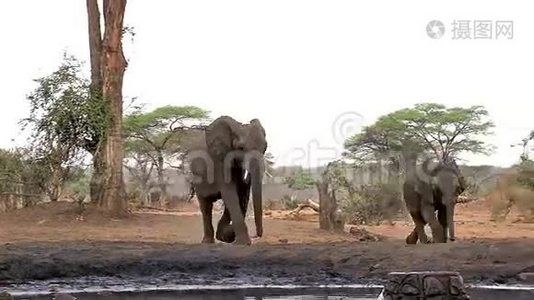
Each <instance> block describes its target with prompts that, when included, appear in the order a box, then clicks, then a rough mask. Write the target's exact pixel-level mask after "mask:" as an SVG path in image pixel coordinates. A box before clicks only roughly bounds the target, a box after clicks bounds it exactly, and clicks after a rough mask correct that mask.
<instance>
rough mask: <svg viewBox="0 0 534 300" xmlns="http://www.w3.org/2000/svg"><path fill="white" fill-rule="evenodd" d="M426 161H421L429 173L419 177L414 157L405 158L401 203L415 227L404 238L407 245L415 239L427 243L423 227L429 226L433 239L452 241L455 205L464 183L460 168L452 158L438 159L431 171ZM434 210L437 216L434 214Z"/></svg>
mask: <svg viewBox="0 0 534 300" xmlns="http://www.w3.org/2000/svg"><path fill="white" fill-rule="evenodd" d="M428 163H429V161H425V163H423V169H424V170H425V173H426V175H428V176H418V175H417V173H416V171H415V169H416V159H415V156H410V158H409V159H408V160H407V176H406V180H405V182H404V185H403V193H404V202H405V204H406V207H407V209H408V211H409V212H410V215H411V216H412V219H413V221H414V223H415V228H414V230H413V231H412V232H411V233H410V234H409V235H408V237H406V243H407V244H415V243H417V240H419V241H420V242H421V243H428V242H429V240H428V237H427V235H426V233H425V230H424V227H425V225H426V224H429V225H430V228H431V230H432V237H433V240H434V242H437V243H445V242H447V240H450V241H454V240H455V239H456V236H455V226H454V207H455V205H456V200H457V198H458V196H459V195H460V194H461V193H462V192H463V191H464V190H465V188H466V184H465V179H464V178H463V176H462V174H461V172H460V169H459V167H458V166H457V165H456V162H455V161H454V160H453V159H448V160H446V161H445V162H440V164H438V166H437V167H436V168H434V169H432V170H429V169H428ZM436 211H437V217H436Z"/></svg>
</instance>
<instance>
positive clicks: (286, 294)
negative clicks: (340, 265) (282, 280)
mask: <svg viewBox="0 0 534 300" xmlns="http://www.w3.org/2000/svg"><path fill="white" fill-rule="evenodd" d="M380 291H381V289H380V288H379V287H365V288H364V287H358V288H355V287H354V288H314V287H299V288H290V289H287V288H238V287H235V288H226V289H224V290H217V289H210V290H202V289H187V288H185V289H183V290H172V291H171V290H152V291H145V292H140V291H130V292H124V291H123V292H109V291H106V292H86V293H71V294H72V295H74V296H75V297H76V299H80V300H89V299H94V300H127V299H131V300H171V299H186V300H212V299H222V300H225V299H228V300H230V299H232V300H234V299H236V300H241V299H243V300H249V299H250V300H260V299H261V300H274V299H288V300H297V299H298V300H334V299H335V300H364V299H365V300H367V299H377V297H378V296H379V294H380ZM72 292H73V291H72ZM468 293H469V295H470V297H471V299H472V300H508V299H515V300H527V299H529V300H531V299H534V288H527V287H521V288H518V287H509V288H506V287H499V288H495V287H491V288H469V289H468ZM52 297H53V296H52V295H50V294H48V295H43V294H41V295H27V294H26V295H21V294H19V295H16V296H15V299H28V300H30V299H31V300H45V299H46V300H50V299H52Z"/></svg>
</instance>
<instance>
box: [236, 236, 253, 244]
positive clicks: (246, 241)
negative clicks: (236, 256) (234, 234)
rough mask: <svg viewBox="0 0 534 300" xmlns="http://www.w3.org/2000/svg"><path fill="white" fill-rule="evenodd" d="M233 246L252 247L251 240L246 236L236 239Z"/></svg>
mask: <svg viewBox="0 0 534 300" xmlns="http://www.w3.org/2000/svg"><path fill="white" fill-rule="evenodd" d="M234 245H242V246H250V245H252V240H251V239H250V237H248V236H247V237H244V238H236V239H235V241H234Z"/></svg>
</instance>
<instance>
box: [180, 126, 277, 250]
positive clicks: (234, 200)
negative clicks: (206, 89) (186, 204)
mask: <svg viewBox="0 0 534 300" xmlns="http://www.w3.org/2000/svg"><path fill="white" fill-rule="evenodd" d="M191 140H192V141H193V142H191ZM187 147H188V148H189V151H188V155H187V156H188V162H189V164H190V169H191V173H192V175H193V177H194V178H193V180H192V185H193V189H194V191H195V194H196V195H197V199H198V203H199V206H200V211H201V213H202V220H203V227H204V237H203V239H202V243H214V242H215V239H214V231H213V224H212V210H213V203H214V202H215V201H217V200H219V199H222V200H223V202H224V213H223V215H222V217H221V219H220V220H219V222H218V224H217V233H216V235H215V236H216V238H217V239H218V240H220V241H223V242H227V243H231V242H235V244H241V245H250V244H251V240H250V236H249V234H248V229H247V226H246V224H245V216H246V211H247V207H248V201H249V196H250V192H251V191H252V197H253V206H254V220H255V224H256V235H257V236H258V237H261V236H262V235H263V220H262V218H263V216H262V213H263V210H262V179H263V173H264V157H263V156H264V154H265V151H266V150H267V141H266V138H265V130H264V128H263V126H262V125H261V123H260V121H259V120H258V119H253V120H251V121H250V123H248V124H241V123H240V122H238V121H236V120H235V119H233V118H231V117H229V116H221V117H219V118H217V119H215V120H214V121H213V122H212V123H211V124H210V125H208V126H207V127H206V128H205V130H201V131H200V132H199V133H197V136H196V139H195V138H193V139H190V142H189V145H188V146H187ZM230 223H231V224H230Z"/></svg>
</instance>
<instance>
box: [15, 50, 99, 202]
mask: <svg viewBox="0 0 534 300" xmlns="http://www.w3.org/2000/svg"><path fill="white" fill-rule="evenodd" d="M81 67H82V64H81V63H80V62H79V61H78V60H77V59H76V58H75V57H73V56H69V55H67V54H64V58H63V61H62V63H61V65H60V66H59V68H58V69H57V70H56V71H54V72H53V73H52V74H50V75H48V76H45V77H42V78H39V79H36V80H35V81H36V82H37V84H38V86H37V87H36V88H35V90H34V91H32V92H31V93H30V94H29V95H28V97H27V98H28V100H29V104H30V115H29V117H27V118H25V119H24V120H22V122H21V124H22V128H23V130H27V131H30V133H31V134H30V138H29V139H30V140H29V142H30V145H31V154H30V156H31V159H29V161H32V162H33V163H34V164H36V165H39V166H41V168H40V169H39V170H40V171H41V173H42V174H41V175H42V176H41V177H43V178H44V177H48V178H49V179H48V180H47V182H46V184H47V188H46V190H47V191H48V195H49V197H50V199H51V200H52V201H55V200H57V199H58V197H59V195H60V193H61V187H62V186H63V184H64V182H65V180H66V178H68V176H69V172H70V169H71V168H72V167H73V166H76V165H78V164H79V163H80V161H81V160H82V159H83V158H84V156H85V154H86V153H85V152H84V151H83V150H84V149H85V150H89V149H91V148H92V147H93V145H92V143H93V140H94V134H95V132H96V131H98V130H99V129H97V126H95V125H96V124H97V123H99V121H96V122H95V120H97V119H98V112H99V109H95V107H94V104H93V102H91V101H89V100H90V95H89V82H88V81H87V80H86V79H85V78H84V77H83V76H82V73H81ZM41 183H42V182H41ZM42 184H44V183H42Z"/></svg>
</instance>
